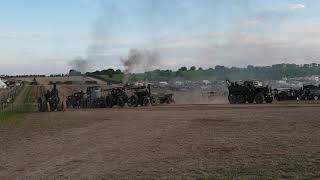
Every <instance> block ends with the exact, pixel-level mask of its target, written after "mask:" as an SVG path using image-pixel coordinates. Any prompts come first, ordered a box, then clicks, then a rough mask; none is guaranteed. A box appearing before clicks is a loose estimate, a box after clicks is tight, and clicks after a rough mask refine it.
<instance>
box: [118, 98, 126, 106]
mask: <svg viewBox="0 0 320 180" xmlns="http://www.w3.org/2000/svg"><path fill="white" fill-rule="evenodd" d="M117 105H118V106H120V107H122V108H123V107H124V105H125V103H124V100H123V98H122V97H119V98H118V100H117Z"/></svg>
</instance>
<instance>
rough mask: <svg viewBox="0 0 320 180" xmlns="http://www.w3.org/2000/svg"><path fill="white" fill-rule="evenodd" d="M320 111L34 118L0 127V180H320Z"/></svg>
mask: <svg viewBox="0 0 320 180" xmlns="http://www.w3.org/2000/svg"><path fill="white" fill-rule="evenodd" d="M319 110H320V104H303V103H299V104H298V103H292V104H284V103H283V104H270V105H172V106H159V107H145V108H124V109H121V108H114V109H84V110H69V111H66V112H51V113H31V114H28V115H27V116H26V118H25V119H24V120H21V122H20V123H19V124H18V125H17V126H16V127H14V126H8V127H6V126H3V127H0V144H1V146H0V179H7V178H9V179H12V178H25V177H27V178H31V179H35V178H39V177H40V178H44V179H47V178H52V177H56V178H73V179H78V178H79V177H81V178H83V179H88V178H107V179H124V178H132V179H153V178H159V177H161V178H180V177H216V178H219V179H220V178H225V177H227V178H230V177H239V178H252V177H253V179H256V178H258V177H259V178H262V179H277V178H285V179H294V178H297V179H301V178H307V179H315V178H319V177H320V140H319V137H320V119H319V117H320V111H319Z"/></svg>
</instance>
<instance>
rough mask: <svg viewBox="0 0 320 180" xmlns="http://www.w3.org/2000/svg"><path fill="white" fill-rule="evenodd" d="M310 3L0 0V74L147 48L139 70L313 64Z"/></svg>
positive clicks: (317, 30)
mask: <svg viewBox="0 0 320 180" xmlns="http://www.w3.org/2000/svg"><path fill="white" fill-rule="evenodd" d="M319 8H320V1H319V2H318V1H315V0H301V1H295V0H268V1H266V0H161V1H158V0H68V1H65V0H28V1H24V0H10V1H7V0H0V74H52V73H67V72H68V70H69V69H70V68H74V67H73V64H74V63H72V62H73V60H75V59H81V60H85V61H86V62H87V64H88V67H87V69H86V70H87V71H93V70H100V69H107V68H117V69H118V68H119V69H124V66H123V59H125V58H127V57H128V54H129V52H130V50H137V51H141V52H144V51H150V52H155V53H156V54H157V56H158V58H159V62H158V63H157V66H156V67H154V66H152V67H149V66H148V67H144V68H142V69H140V70H139V71H144V70H151V69H150V68H153V69H154V68H159V69H173V70H175V69H177V68H179V67H181V66H187V67H190V66H192V65H195V66H197V67H200V66H201V67H203V68H209V67H214V66H215V65H225V66H228V67H231V66H237V67H246V66H247V65H256V66H259V65H271V64H276V63H297V64H304V63H311V62H315V63H320V58H319V57H320V50H319V48H318V47H320V39H319V38H320V16H319V15H320V14H319V13H318V10H319Z"/></svg>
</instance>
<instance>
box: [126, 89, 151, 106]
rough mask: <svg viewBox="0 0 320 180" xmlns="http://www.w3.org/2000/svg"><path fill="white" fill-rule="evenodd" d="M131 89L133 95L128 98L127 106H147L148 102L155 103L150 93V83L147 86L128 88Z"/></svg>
mask: <svg viewBox="0 0 320 180" xmlns="http://www.w3.org/2000/svg"><path fill="white" fill-rule="evenodd" d="M128 89H130V90H133V91H134V92H133V95H132V96H131V97H130V99H129V106H132V107H137V106H139V105H140V106H148V105H149V104H151V105H154V104H156V103H157V100H156V98H155V97H154V96H152V95H151V87H150V84H148V85H147V86H139V87H132V88H128Z"/></svg>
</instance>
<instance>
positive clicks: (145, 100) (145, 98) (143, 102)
mask: <svg viewBox="0 0 320 180" xmlns="http://www.w3.org/2000/svg"><path fill="white" fill-rule="evenodd" d="M149 102H150V101H149V98H148V97H144V98H143V100H142V105H143V106H148V105H149Z"/></svg>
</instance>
